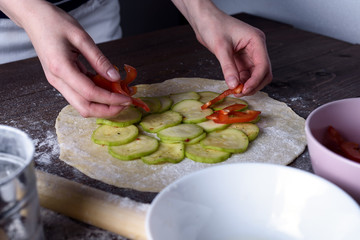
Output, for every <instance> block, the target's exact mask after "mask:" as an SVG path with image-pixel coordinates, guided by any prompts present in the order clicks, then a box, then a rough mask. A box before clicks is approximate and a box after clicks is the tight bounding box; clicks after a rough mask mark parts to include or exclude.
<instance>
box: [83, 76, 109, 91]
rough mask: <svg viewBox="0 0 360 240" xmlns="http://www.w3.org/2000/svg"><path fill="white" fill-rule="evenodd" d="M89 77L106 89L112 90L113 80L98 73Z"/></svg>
mask: <svg viewBox="0 0 360 240" xmlns="http://www.w3.org/2000/svg"><path fill="white" fill-rule="evenodd" d="M89 77H90V78H91V80H92V81H93V82H94V83H95V85H96V86H98V87H101V88H103V89H106V90H108V91H112V82H110V81H109V80H107V79H105V78H104V77H103V76H101V75H99V74H97V75H93V76H89Z"/></svg>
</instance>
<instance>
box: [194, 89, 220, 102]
mask: <svg viewBox="0 0 360 240" xmlns="http://www.w3.org/2000/svg"><path fill="white" fill-rule="evenodd" d="M198 94H199V95H200V98H199V99H198V100H199V101H200V102H202V103H203V104H204V103H207V102H209V101H210V100H212V99H214V98H216V97H217V96H218V95H219V94H218V93H216V92H211V91H204V92H198Z"/></svg>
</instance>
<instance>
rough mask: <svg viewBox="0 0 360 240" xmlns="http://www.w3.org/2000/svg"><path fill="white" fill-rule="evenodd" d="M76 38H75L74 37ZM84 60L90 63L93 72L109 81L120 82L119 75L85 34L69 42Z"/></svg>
mask: <svg viewBox="0 0 360 240" xmlns="http://www.w3.org/2000/svg"><path fill="white" fill-rule="evenodd" d="M75 37H76V36H75ZM70 41H71V42H72V44H73V45H74V47H76V48H77V49H78V50H79V51H80V52H81V54H82V55H83V56H84V57H85V59H86V60H87V61H88V62H89V63H90V65H91V66H92V67H93V68H94V70H95V71H96V72H97V73H98V74H100V75H101V76H103V77H105V78H106V79H108V80H110V81H118V80H120V74H119V72H118V71H117V70H116V69H115V67H114V66H113V65H112V64H111V62H110V61H109V59H108V58H107V57H105V55H104V54H103V53H102V52H101V51H100V49H99V48H98V47H97V46H96V44H95V42H94V41H93V40H92V38H91V37H90V36H89V35H88V34H86V33H85V32H83V33H80V37H79V36H77V37H76V38H75V39H71V40H70Z"/></svg>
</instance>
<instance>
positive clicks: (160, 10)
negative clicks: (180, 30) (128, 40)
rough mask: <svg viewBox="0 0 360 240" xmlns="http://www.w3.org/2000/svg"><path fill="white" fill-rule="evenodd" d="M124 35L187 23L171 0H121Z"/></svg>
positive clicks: (121, 22) (121, 21)
mask: <svg viewBox="0 0 360 240" xmlns="http://www.w3.org/2000/svg"><path fill="white" fill-rule="evenodd" d="M119 2H120V17H121V20H120V25H121V27H122V30H123V37H126V36H131V35H136V34H140V33H146V32H151V31H155V30H159V29H163V28H169V27H173V26H177V25H182V24H186V23H187V21H186V19H185V18H184V17H183V16H182V14H181V13H180V12H179V11H178V10H177V8H176V7H175V6H174V4H173V3H172V2H171V1H170V0H119Z"/></svg>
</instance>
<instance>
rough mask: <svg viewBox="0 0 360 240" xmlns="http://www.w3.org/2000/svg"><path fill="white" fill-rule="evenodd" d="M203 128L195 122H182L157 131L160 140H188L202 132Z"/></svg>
mask: <svg viewBox="0 0 360 240" xmlns="http://www.w3.org/2000/svg"><path fill="white" fill-rule="evenodd" d="M203 131H204V130H203V129H202V128H201V127H199V126H198V125H196V124H189V123H182V124H179V125H176V126H173V127H168V128H165V129H164V130H161V131H160V132H158V133H157V136H158V137H159V138H160V139H161V140H172V141H188V140H190V139H193V138H196V137H197V136H199V135H200V134H202V133H203Z"/></svg>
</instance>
